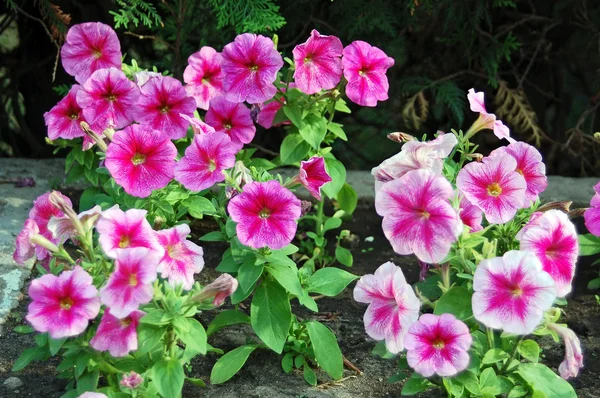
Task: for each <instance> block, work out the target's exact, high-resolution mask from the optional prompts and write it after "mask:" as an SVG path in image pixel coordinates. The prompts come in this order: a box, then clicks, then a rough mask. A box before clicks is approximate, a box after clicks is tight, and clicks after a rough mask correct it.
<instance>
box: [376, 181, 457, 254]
mask: <svg viewBox="0 0 600 398" xmlns="http://www.w3.org/2000/svg"><path fill="white" fill-rule="evenodd" d="M452 196H453V192H452V186H451V185H450V183H449V182H448V181H447V180H446V179H445V178H444V177H442V176H437V175H435V174H434V173H433V172H431V171H429V170H412V171H409V172H408V173H406V174H405V175H403V176H402V177H400V178H399V179H396V180H394V181H391V182H388V183H386V184H384V185H383V186H382V187H381V189H380V190H379V192H378V194H377V196H376V198H375V209H376V210H377V214H379V215H380V216H383V225H382V228H383V232H384V233H385V236H386V237H387V238H388V240H389V241H390V243H391V244H392V247H393V248H394V251H395V252H396V253H398V254H404V255H406V254H412V253H414V254H415V255H416V256H417V257H418V258H419V260H421V261H423V262H426V263H430V264H434V263H439V262H440V261H442V260H443V259H444V258H445V257H446V255H447V254H448V252H449V251H450V247H451V246H452V243H454V241H456V239H457V238H458V236H459V235H460V233H461V232H462V228H463V225H462V222H461V221H460V218H459V216H458V214H457V212H456V210H455V209H454V208H453V207H452V205H451V204H450V201H449V199H450V198H451V197H452Z"/></svg>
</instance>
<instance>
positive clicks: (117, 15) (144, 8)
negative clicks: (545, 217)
mask: <svg viewBox="0 0 600 398" xmlns="http://www.w3.org/2000/svg"><path fill="white" fill-rule="evenodd" d="M117 6H118V9H117V11H116V12H115V11H109V12H110V14H111V15H112V16H113V18H114V21H115V28H116V29H118V28H120V27H123V28H125V29H128V28H129V25H130V24H133V25H134V26H135V27H136V28H137V27H138V26H139V25H140V23H141V24H142V25H143V26H145V27H147V28H154V27H159V26H163V25H164V24H163V21H162V17H161V16H160V15H159V13H158V11H157V10H156V7H154V5H153V4H152V3H150V2H147V1H144V0H117Z"/></svg>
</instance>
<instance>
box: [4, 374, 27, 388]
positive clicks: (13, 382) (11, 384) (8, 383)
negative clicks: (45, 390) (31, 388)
mask: <svg viewBox="0 0 600 398" xmlns="http://www.w3.org/2000/svg"><path fill="white" fill-rule="evenodd" d="M2 384H3V385H4V386H5V387H6V388H7V389H8V390H14V389H16V388H19V387H21V386H22V385H23V382H22V381H21V379H19V378H18V377H14V376H13V377H9V378H8V379H6V380H4V383H2Z"/></svg>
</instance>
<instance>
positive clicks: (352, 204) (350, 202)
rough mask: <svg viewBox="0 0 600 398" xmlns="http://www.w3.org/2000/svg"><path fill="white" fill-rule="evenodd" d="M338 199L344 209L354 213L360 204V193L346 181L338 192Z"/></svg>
mask: <svg viewBox="0 0 600 398" xmlns="http://www.w3.org/2000/svg"><path fill="white" fill-rule="evenodd" d="M337 200H338V203H339V205H340V208H341V209H342V210H344V211H345V212H346V213H348V214H352V213H354V210H355V209H356V205H357V204H358V195H357V194H356V191H355V190H354V188H352V186H350V184H348V183H347V182H346V183H344V185H343V186H342V189H340V191H339V192H338V194H337Z"/></svg>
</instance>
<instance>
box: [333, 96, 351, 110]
mask: <svg viewBox="0 0 600 398" xmlns="http://www.w3.org/2000/svg"><path fill="white" fill-rule="evenodd" d="M335 110H336V111H338V112H342V113H352V111H351V110H350V108H348V106H346V101H344V100H343V99H341V98H338V100H337V101H336V102H335Z"/></svg>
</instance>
